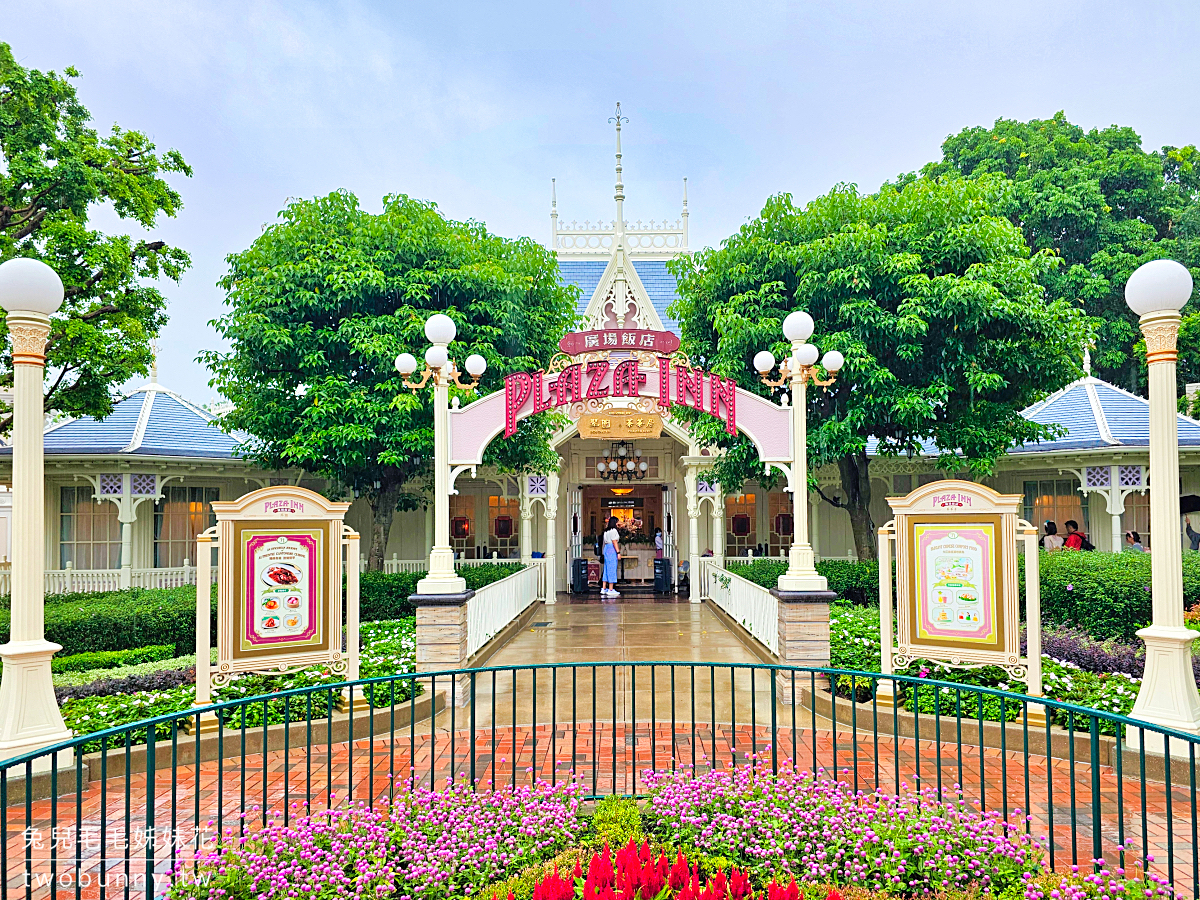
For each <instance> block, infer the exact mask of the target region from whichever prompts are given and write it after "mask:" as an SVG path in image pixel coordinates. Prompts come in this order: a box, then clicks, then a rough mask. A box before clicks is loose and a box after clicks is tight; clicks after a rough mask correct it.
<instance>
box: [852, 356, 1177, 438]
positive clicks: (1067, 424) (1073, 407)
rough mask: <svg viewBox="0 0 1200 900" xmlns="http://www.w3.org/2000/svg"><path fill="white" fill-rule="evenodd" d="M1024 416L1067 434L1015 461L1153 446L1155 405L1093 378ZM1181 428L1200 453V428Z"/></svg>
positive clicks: (1069, 387) (1072, 385)
mask: <svg viewBox="0 0 1200 900" xmlns="http://www.w3.org/2000/svg"><path fill="white" fill-rule="evenodd" d="M1021 415H1023V416H1024V417H1025V418H1027V419H1031V420H1032V421H1034V422H1039V423H1041V424H1043V425H1061V426H1062V427H1063V428H1065V429H1066V433H1065V434H1063V435H1061V436H1059V437H1057V438H1054V439H1053V440H1048V441H1040V442H1037V441H1031V442H1030V443H1027V444H1022V445H1020V446H1019V447H1014V448H1013V449H1011V450H1009V451H1008V453H1009V455H1010V456H1012V455H1016V454H1033V453H1051V452H1053V451H1056V450H1107V449H1115V448H1119V447H1148V446H1150V402H1149V401H1148V400H1146V399H1144V398H1142V397H1139V396H1137V395H1136V394H1131V393H1129V392H1128V391H1124V390H1122V389H1121V388H1119V387H1117V386H1115V385H1112V384H1109V383H1108V382H1107V381H1101V380H1100V379H1099V378H1095V377H1093V376H1091V375H1085V376H1084V377H1083V378H1080V379H1079V380H1078V381H1073V382H1071V383H1070V384H1068V385H1067V386H1066V387H1065V388H1062V389H1061V390H1059V391H1056V392H1055V393H1053V394H1051V395H1050V396H1049V397H1047V398H1046V399H1045V400H1043V401H1041V402H1040V403H1035V404H1033V405H1032V406H1029V407H1026V408H1025V409H1023V410H1022V411H1021ZM1176 423H1177V425H1178V428H1179V446H1180V447H1200V422H1197V421H1196V420H1195V419H1192V418H1189V417H1188V416H1183V415H1177V416H1176ZM877 447H878V441H876V440H874V439H873V438H872V439H871V440H869V441H867V453H868V454H871V455H872V456H873V455H875V453H876V449H877ZM921 455H922V456H937V448H936V447H934V445H933V444H932V443H927V442H922V449H921Z"/></svg>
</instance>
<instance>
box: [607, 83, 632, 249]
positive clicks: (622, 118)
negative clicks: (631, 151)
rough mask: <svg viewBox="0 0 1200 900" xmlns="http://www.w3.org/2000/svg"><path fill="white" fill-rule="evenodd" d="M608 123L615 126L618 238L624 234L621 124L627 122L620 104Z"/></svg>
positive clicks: (614, 197) (615, 195) (615, 194)
mask: <svg viewBox="0 0 1200 900" xmlns="http://www.w3.org/2000/svg"><path fill="white" fill-rule="evenodd" d="M608 121H609V122H611V123H613V124H615V125H616V126H617V184H616V192H615V193H614V194H613V199H614V200H616V201H617V226H616V232H617V235H618V238H620V236H621V235H624V234H625V206H624V204H625V185H624V184H623V183H622V182H621V124H622V123H623V122H628V121H629V118H628V117H627V116H623V115H621V104H620V103H617V112H616V115H614V116H612V117H610V118H609V120H608Z"/></svg>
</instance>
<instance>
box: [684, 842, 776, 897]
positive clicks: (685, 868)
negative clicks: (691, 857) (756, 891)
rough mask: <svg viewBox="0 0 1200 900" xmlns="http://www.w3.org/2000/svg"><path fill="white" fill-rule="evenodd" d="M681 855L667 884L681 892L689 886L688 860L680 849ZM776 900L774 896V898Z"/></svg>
mask: <svg viewBox="0 0 1200 900" xmlns="http://www.w3.org/2000/svg"><path fill="white" fill-rule="evenodd" d="M678 853H679V855H678V856H676V857H675V865H673V866H671V871H670V874H669V875H668V876H667V884H669V885H671V890H673V891H676V892H679V891H682V890H683V889H684V888H685V887H687V883H688V875H690V874H691V873H690V871H689V870H688V864H687V860H686V859H684V858H683V851H682V850H680V851H679V852H678ZM772 900H774V898H772Z"/></svg>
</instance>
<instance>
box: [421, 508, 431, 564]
mask: <svg viewBox="0 0 1200 900" xmlns="http://www.w3.org/2000/svg"><path fill="white" fill-rule="evenodd" d="M432 549H433V507H432V506H426V507H425V550H424V552H423V553H422V554H421V555H422V556H424V557H426V558H428V556H429V551H430V550H432Z"/></svg>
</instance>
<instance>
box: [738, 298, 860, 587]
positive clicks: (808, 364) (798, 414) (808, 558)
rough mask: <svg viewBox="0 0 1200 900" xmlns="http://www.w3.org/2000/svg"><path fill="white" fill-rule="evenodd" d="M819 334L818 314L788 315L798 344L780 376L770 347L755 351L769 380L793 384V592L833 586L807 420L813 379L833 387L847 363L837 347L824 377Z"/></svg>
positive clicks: (787, 330) (782, 579)
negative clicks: (812, 526) (818, 552)
mask: <svg viewBox="0 0 1200 900" xmlns="http://www.w3.org/2000/svg"><path fill="white" fill-rule="evenodd" d="M812 333H813V320H812V316H810V315H809V314H808V313H806V312H803V311H801V310H797V311H795V312H793V313H791V314H790V315H788V317H787V318H786V319H784V320H783V336H784V337H785V338H787V339H788V340H789V341H790V342H791V344H792V355H791V358H790V359H786V360H784V361H783V362H782V363H780V364H779V378H778V379H776V380H772V379H770V378H769V377H768V376H769V374H770V373H771V371H772V370H773V369H774V368H775V357H774V355H773V354H772V353H771V351H769V350H761V351H759V352H758V353H757V354H755V356H754V368H755V369H757V370H758V373H759V377H761V378H762V382H763V384H765V385H767V386H769V387H780V386H781V385H784V384H790V385H791V388H792V472H791V482H792V546H791V549H790V550H789V551H788V568H787V572H786V573H785V574H783V575H780V576H779V590H780V591H791V592H808V591H825V590H828V588H829V585H828V582H827V581H826V580H825V576H823V575H821V574H819V573H818V572H817V565H816V558H815V556H814V554H813V549H812V544H811V543H810V542H809V537H808V423H807V421H806V416H805V413H806V408H807V400H806V398H807V391H808V385H809V383H810V382H811V383H812V384H814V385H816V386H818V387H823V388H828V386H829V385H831V384H833V382H834V380H835V379H836V378H837V373H838V371H839V370H840V369H841V368H842V364H843V363H844V362H845V359H844V357H843V356H842V354H841V353H839V352H838V351H837V350H829V351H828V352H826V354H825V356H824V357H823V358H822V359H821V367H822V368H823V369H824V370H825V371H826V372H828V373H829V374H828V377H826V378H821V377H820V376H819V374H818V370H817V366H816V362H817V357H818V356H819V355H820V351H819V350H818V349H817V348H816V346H814V345H813V344H810V343H808V339H809V338H810V337H811V336H812Z"/></svg>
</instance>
